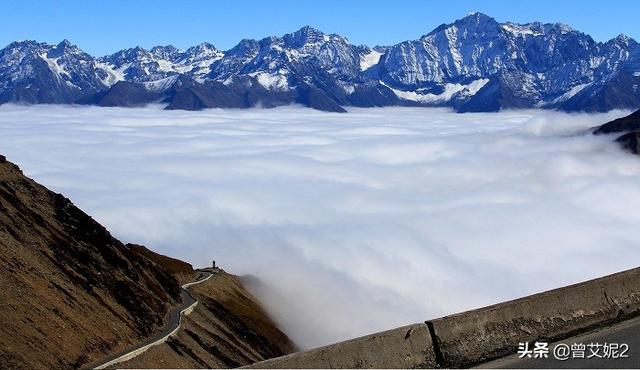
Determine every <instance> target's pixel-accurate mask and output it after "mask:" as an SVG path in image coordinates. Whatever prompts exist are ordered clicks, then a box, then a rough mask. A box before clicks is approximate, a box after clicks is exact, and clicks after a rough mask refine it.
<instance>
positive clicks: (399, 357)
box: [246, 323, 436, 369]
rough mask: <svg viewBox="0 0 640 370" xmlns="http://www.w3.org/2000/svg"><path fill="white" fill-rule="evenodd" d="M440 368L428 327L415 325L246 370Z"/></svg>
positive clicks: (301, 353) (268, 361)
mask: <svg viewBox="0 0 640 370" xmlns="http://www.w3.org/2000/svg"><path fill="white" fill-rule="evenodd" d="M435 366H436V360H435V354H434V352H433V345H432V343H431V335H430V333H429V329H428V328H427V325H425V324H423V323H421V324H414V325H409V326H404V327H401V328H397V329H393V330H389V331H385V332H381V333H376V334H371V335H367V336H364V337H360V338H356V339H351V340H348V341H346V342H341V343H337V344H331V345H328V346H325V347H320V348H316V349H312V350H310V351H306V352H298V353H294V354H291V355H287V356H283V357H278V358H274V359H271V360H266V361H262V362H258V363H256V364H252V365H249V366H246V368H261V369H268V368H272V369H282V368H297V369H308V368H320V369H322V368H325V369H328V368H348V369H354V368H378V369H380V368H382V369H385V368H386V369H398V368H425V367H426V368H432V367H435Z"/></svg>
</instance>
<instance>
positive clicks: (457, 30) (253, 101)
mask: <svg viewBox="0 0 640 370" xmlns="http://www.w3.org/2000/svg"><path fill="white" fill-rule="evenodd" d="M639 85H640V45H639V44H638V43H637V42H636V41H635V40H633V39H631V38H628V37H626V36H624V35H620V36H618V37H616V38H614V39H612V40H609V41H607V42H596V41H594V40H593V39H592V38H591V37H590V36H589V35H586V34H584V33H581V32H579V31H576V30H573V29H572V28H570V27H569V26H566V25H564V24H560V23H556V24H542V23H529V24H515V23H510V22H507V23H499V22H497V21H496V20H495V19H493V18H491V17H489V16H487V15H484V14H481V13H472V14H469V15H467V16H465V17H464V18H462V19H459V20H457V21H455V22H453V23H451V24H443V25H441V26H439V27H437V28H436V29H434V30H433V31H431V32H429V33H428V34H426V35H424V36H422V37H421V38H419V39H417V40H410V41H405V42H401V43H399V44H396V45H392V46H387V47H375V48H371V47H368V46H358V45H353V44H351V43H350V42H349V41H348V40H347V39H346V38H345V37H342V36H339V35H335V34H325V33H322V32H320V31H318V30H316V29H314V28H311V27H309V26H306V27H303V28H301V29H300V30H298V31H296V32H293V33H290V34H286V35H284V36H282V37H267V38H264V39H262V40H250V39H245V40H242V41H240V42H239V43H238V45H236V46H235V47H233V48H231V49H230V50H227V51H222V50H218V49H216V48H215V47H214V46H213V45H211V44H208V43H203V44H200V45H197V46H194V47H191V48H189V49H186V50H179V49H177V48H175V47H173V46H156V47H154V48H151V49H150V50H145V49H143V48H141V47H135V48H132V49H126V50H122V51H119V52H117V53H114V54H112V55H107V56H103V57H99V58H95V57H93V56H91V55H89V54H87V53H85V52H83V51H82V50H80V49H79V48H78V47H77V46H75V45H73V44H71V43H70V42H69V41H67V40H64V41H62V42H61V43H59V44H58V45H49V44H45V43H38V42H35V41H19V42H14V43H11V44H10V45H8V46H7V47H5V48H4V49H2V50H0V103H6V102H24V103H34V104H35V103H78V104H96V105H104V106H137V105H144V104H147V103H152V102H164V103H166V104H167V108H169V109H201V108H207V107H235V108H243V107H251V106H255V105H260V106H264V107H273V106H278V105H284V104H292V103H298V104H303V105H306V106H309V107H312V108H316V109H322V110H328V111H338V112H341V111H344V108H345V107H348V106H360V107H371V106H391V105H407V106H446V107H452V108H454V109H455V110H457V111H459V112H468V111H497V110H500V109H505V108H549V109H561V110H566V111H578V110H584V111H606V110H610V109H615V108H624V109H637V108H640V91H639V89H638V86H639Z"/></svg>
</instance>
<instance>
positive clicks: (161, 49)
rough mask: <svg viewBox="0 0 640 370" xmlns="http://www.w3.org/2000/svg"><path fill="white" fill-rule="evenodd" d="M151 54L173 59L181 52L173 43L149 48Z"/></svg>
mask: <svg viewBox="0 0 640 370" xmlns="http://www.w3.org/2000/svg"><path fill="white" fill-rule="evenodd" d="M149 51H150V52H151V54H153V55H154V56H156V57H158V58H162V59H166V60H171V59H174V58H175V57H176V56H178V55H179V54H180V49H178V48H176V47H175V46H173V45H166V46H154V47H152V48H151V50H149Z"/></svg>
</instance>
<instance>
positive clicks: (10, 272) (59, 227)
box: [0, 156, 180, 368]
mask: <svg viewBox="0 0 640 370" xmlns="http://www.w3.org/2000/svg"><path fill="white" fill-rule="evenodd" d="M0 284H1V286H2V289H1V290H0V316H1V317H2V325H0V368H75V367H80V366H82V365H85V364H87V363H90V362H92V361H95V360H97V359H100V358H102V357H103V356H104V355H105V354H108V353H112V352H114V351H118V350H121V349H124V348H126V347H128V346H129V345H131V344H133V343H136V342H137V341H139V340H140V339H141V338H144V337H146V336H148V335H150V334H151V333H153V332H155V331H156V329H157V328H158V327H159V326H161V325H162V323H163V321H164V316H165V313H166V312H167V311H168V309H169V308H170V307H171V306H172V305H174V304H176V303H177V302H178V301H179V300H180V287H179V285H178V282H177V281H176V279H175V278H174V277H173V276H172V275H171V274H170V273H169V272H168V271H167V270H166V269H165V268H163V267H161V266H160V265H158V264H156V263H154V262H152V261H151V260H150V259H148V258H147V257H145V256H144V255H143V254H141V253H136V252H135V251H134V250H132V249H131V248H127V247H125V245H124V244H122V243H121V242H120V241H118V240H117V239H115V238H114V237H112V236H111V234H110V233H109V232H108V231H107V230H106V229H105V228H104V227H102V226H101V225H100V224H98V223H97V222H96V221H95V220H93V219H92V218H91V217H89V216H88V215H87V214H86V213H84V212H82V211H81V210H80V209H78V208H77V207H75V206H74V205H73V203H71V201H70V200H69V199H67V198H65V197H64V196H62V195H60V194H56V193H54V192H51V191H49V190H47V189H46V188H45V187H43V186H41V185H39V184H38V183H36V182H34V181H33V180H31V179H29V178H27V177H25V176H24V175H23V173H22V172H21V171H20V169H19V168H18V167H17V166H16V165H14V164H12V163H10V162H8V161H6V159H5V157H4V156H1V157H0Z"/></svg>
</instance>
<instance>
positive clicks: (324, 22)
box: [0, 0, 640, 56]
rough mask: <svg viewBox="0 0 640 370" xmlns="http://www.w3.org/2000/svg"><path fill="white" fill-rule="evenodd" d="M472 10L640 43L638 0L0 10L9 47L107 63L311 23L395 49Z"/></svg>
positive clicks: (23, 1) (152, 4)
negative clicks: (133, 52) (30, 43)
mask: <svg viewBox="0 0 640 370" xmlns="http://www.w3.org/2000/svg"><path fill="white" fill-rule="evenodd" d="M472 11H480V12H483V13H486V14H488V15H490V16H492V17H494V18H496V19H497V20H498V21H515V22H530V21H535V20H539V21H543V22H562V23H566V24H569V25H570V26H572V27H574V28H575V29H578V30H580V31H583V32H585V33H588V34H590V35H591V36H593V38H594V39H596V40H598V41H604V40H607V39H610V38H612V37H615V36H616V35H618V34H620V33H624V34H627V35H629V36H631V37H633V38H635V39H640V25H639V24H640V23H639V22H638V21H637V17H638V14H640V1H637V0H616V1H602V0H599V1H596V0H582V1H577V0H576V1H572V0H555V1H549V0H535V1H507V0H504V1H500V0H495V1H482V2H481V1H471V0H446V1H442V0H440V1H426V0H422V1H418V0H411V1H376V0H370V1H355V0H351V1H350V0H342V1H336V0H323V1H303V0H298V1H295V0H281V1H257V0H255V1H254V0H244V1H234V0H224V1H205V0H193V1H189V0H182V1H178V0H174V1H169V0H110V1H97V0H55V1H54V0H41V1H36V0H19V1H10V0H7V1H2V2H1V3H0V14H2V22H0V45H2V46H4V45H6V44H9V43H10V42H12V41H15V40H24V39H35V40H38V41H46V42H51V43H57V42H59V41H60V40H62V39H64V38H67V39H69V40H70V41H72V42H73V43H75V44H77V45H78V46H80V47H81V48H82V49H84V50H85V51H87V52H89V53H90V54H94V55H98V56H100V55H104V54H107V53H111V52H114V51H117V50H120V49H123V48H126V47H132V46H136V45H141V46H143V47H147V48H148V47H151V46H154V45H166V44H173V45H175V46H177V47H180V48H185V47H188V46H192V45H195V44H198V43H200V42H203V41H208V42H210V43H212V44H214V45H215V46H216V47H218V48H220V49H223V50H224V49H228V48H231V47H232V46H234V45H235V44H236V43H237V42H238V41H239V40H240V39H242V38H262V37H266V36H270V35H282V34H284V33H288V32H292V31H295V30H296V29H298V28H300V27H301V26H303V25H306V24H309V25H312V26H314V27H316V28H318V29H320V30H322V31H325V32H329V33H339V34H341V35H344V36H346V37H347V38H349V40H350V41H351V42H352V43H355V44H367V45H371V46H373V45H376V44H380V45H388V44H393V43H397V42H400V41H404V40H408V39H415V38H418V37H420V36H421V35H424V34H426V33H427V32H429V31H430V30H432V29H433V28H435V27H436V26H438V25H439V24H441V23H450V22H452V21H454V20H455V19H458V18H461V17H463V16H464V15H465V14H466V13H469V12H472Z"/></svg>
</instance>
